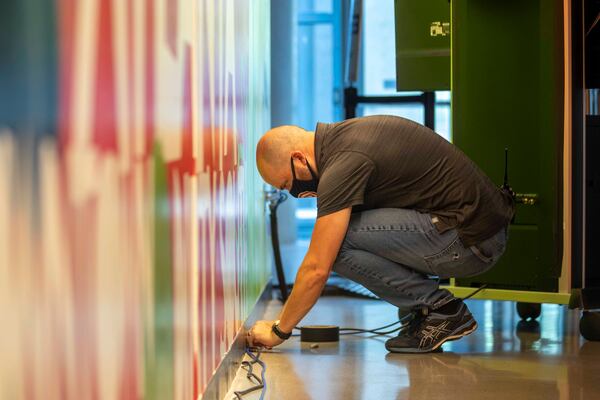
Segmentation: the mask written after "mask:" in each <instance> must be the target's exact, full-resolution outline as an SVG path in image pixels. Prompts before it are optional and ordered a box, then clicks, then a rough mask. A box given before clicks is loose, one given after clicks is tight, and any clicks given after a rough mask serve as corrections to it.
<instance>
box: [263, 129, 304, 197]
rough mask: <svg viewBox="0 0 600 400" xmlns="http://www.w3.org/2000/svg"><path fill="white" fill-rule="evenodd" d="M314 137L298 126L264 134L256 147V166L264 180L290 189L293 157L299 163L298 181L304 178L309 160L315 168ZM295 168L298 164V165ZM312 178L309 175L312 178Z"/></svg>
mask: <svg viewBox="0 0 600 400" xmlns="http://www.w3.org/2000/svg"><path fill="white" fill-rule="evenodd" d="M314 144H315V135H314V133H313V132H309V131H306V130H304V129H302V128H300V127H298V126H294V125H283V126H278V127H276V128H273V129H271V130H269V131H267V133H265V134H264V135H263V137H261V138H260V140H259V141H258V144H257V145H256V166H257V167H258V172H259V173H260V175H261V176H262V177H263V179H264V180H265V181H266V182H267V183H269V184H271V185H273V186H275V187H277V188H284V189H289V186H291V180H292V178H291V175H292V174H291V168H290V158H293V159H294V162H295V163H298V164H297V168H296V170H297V175H300V176H299V179H303V178H304V177H305V175H306V174H305V173H304V172H305V171H303V168H302V166H305V165H306V161H308V162H309V163H311V166H312V167H313V170H314V169H315V168H316V165H315V161H314V157H315V155H314ZM295 165H296V164H295ZM309 176H310V175H309Z"/></svg>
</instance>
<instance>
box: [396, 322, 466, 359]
mask: <svg viewBox="0 0 600 400" xmlns="http://www.w3.org/2000/svg"><path fill="white" fill-rule="evenodd" d="M477 326H478V325H477V321H475V320H473V324H471V325H468V326H466V327H464V326H461V327H460V328H458V329H456V330H455V331H454V332H452V334H451V335H448V336H446V337H445V338H443V339H442V340H440V341H439V342H438V343H436V344H435V345H434V346H433V347H427V348H423V349H418V348H406V347H405V348H402V347H390V348H387V347H386V348H387V349H388V350H389V351H390V352H392V353H411V354H415V353H431V352H434V351H436V350H437V349H438V348H439V347H440V346H441V345H443V344H444V343H446V342H451V341H453V340H458V339H460V338H463V337H465V336H467V335H470V334H471V333H473V332H475V330H476V329H477Z"/></svg>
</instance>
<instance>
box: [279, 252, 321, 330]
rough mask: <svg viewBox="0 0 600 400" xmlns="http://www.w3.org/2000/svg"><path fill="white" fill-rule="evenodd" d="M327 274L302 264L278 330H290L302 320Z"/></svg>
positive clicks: (282, 313)
mask: <svg viewBox="0 0 600 400" xmlns="http://www.w3.org/2000/svg"><path fill="white" fill-rule="evenodd" d="M328 276H329V273H323V272H322V271H321V270H319V268H318V267H316V266H311V265H310V264H305V263H303V264H302V266H300V269H299V270H298V275H297V276H296V281H295V283H294V289H293V290H292V294H291V295H290V297H289V298H288V300H287V302H286V303H285V306H284V307H283V310H282V312H281V314H280V316H279V320H280V321H279V328H280V329H281V330H282V331H284V332H291V331H292V329H294V327H295V326H296V325H297V324H298V323H299V322H300V321H301V320H302V318H304V316H305V315H306V314H307V313H308V312H309V311H310V309H311V308H312V307H313V306H314V305H315V303H316V302H317V300H318V299H319V296H320V295H321V292H322V291H323V287H324V286H325V283H327V278H328Z"/></svg>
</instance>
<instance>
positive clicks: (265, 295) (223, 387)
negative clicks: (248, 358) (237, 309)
mask: <svg viewBox="0 0 600 400" xmlns="http://www.w3.org/2000/svg"><path fill="white" fill-rule="evenodd" d="M272 297H273V288H272V286H271V283H270V282H269V283H267V285H266V286H265V288H264V289H263V291H262V293H261V295H260V297H259V298H258V300H257V301H256V304H255V305H254V308H253V309H252V312H251V313H250V315H249V316H248V318H247V319H246V321H245V322H244V325H243V326H242V329H240V331H239V332H238V333H237V335H236V336H235V339H234V341H233V344H232V346H231V349H230V350H229V351H228V352H227V354H225V357H224V358H223V361H221V364H219V366H218V367H217V370H216V371H215V373H214V375H213V376H212V378H211V379H210V381H209V382H208V385H207V386H206V390H205V391H204V393H203V394H202V396H201V397H200V398H201V399H203V400H220V399H222V398H223V396H225V395H226V394H227V392H228V391H229V387H230V386H231V382H233V378H235V375H236V373H237V370H238V369H239V366H240V362H241V361H242V358H243V357H244V351H245V349H246V334H247V332H248V329H250V327H251V326H252V325H254V323H255V322H256V321H258V320H259V319H260V318H261V317H262V316H263V315H264V313H265V310H266V308H267V304H268V302H269V300H271V299H272Z"/></svg>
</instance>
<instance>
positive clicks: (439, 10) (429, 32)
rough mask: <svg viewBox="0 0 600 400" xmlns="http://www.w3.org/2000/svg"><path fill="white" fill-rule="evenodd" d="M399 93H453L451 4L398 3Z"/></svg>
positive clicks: (412, 0) (445, 1)
mask: <svg viewBox="0 0 600 400" xmlns="http://www.w3.org/2000/svg"><path fill="white" fill-rule="evenodd" d="M395 18H396V89H397V90H398V91H415V90H417V91H433V90H448V89H450V2H449V1H448V0H428V1H416V0H396V1H395Z"/></svg>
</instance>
